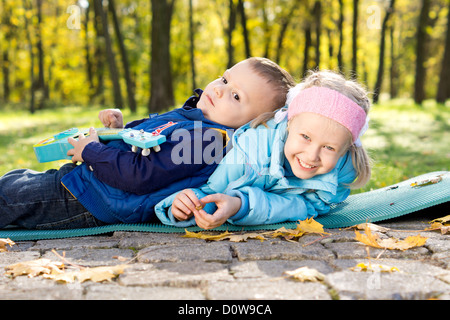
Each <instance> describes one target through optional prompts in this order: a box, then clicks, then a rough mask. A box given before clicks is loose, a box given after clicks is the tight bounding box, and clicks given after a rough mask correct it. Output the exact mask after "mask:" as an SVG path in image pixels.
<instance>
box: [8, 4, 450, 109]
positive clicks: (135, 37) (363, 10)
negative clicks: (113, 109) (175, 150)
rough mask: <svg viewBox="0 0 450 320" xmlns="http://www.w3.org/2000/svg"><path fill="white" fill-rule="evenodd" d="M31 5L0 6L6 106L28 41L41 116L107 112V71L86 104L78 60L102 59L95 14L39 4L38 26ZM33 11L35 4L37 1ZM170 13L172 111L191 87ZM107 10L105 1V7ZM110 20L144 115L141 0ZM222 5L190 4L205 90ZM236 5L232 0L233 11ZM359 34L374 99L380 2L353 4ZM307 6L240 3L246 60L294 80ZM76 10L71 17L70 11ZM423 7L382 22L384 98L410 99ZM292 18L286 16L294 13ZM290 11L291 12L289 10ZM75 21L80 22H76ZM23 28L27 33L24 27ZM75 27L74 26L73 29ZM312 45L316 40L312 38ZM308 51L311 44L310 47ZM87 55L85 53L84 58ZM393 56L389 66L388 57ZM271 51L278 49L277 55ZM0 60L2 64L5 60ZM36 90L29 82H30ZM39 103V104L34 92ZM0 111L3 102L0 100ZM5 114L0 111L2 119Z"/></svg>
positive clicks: (221, 33) (325, 26)
mask: <svg viewBox="0 0 450 320" xmlns="http://www.w3.org/2000/svg"><path fill="white" fill-rule="evenodd" d="M37 1H38V0H8V1H3V2H1V4H0V19H1V22H2V23H1V29H0V50H1V55H0V66H1V68H0V73H2V72H4V68H6V67H7V68H8V70H9V81H8V83H9V87H10V95H9V101H11V102H13V103H18V102H25V101H28V100H29V99H30V93H29V88H30V86H31V80H30V72H29V70H30V67H31V61H30V54H29V43H28V40H27V39H28V38H27V33H28V35H29V36H30V39H31V42H32V50H33V53H34V59H35V63H34V71H35V72H34V73H35V78H37V75H38V68H39V65H38V54H39V52H38V50H37V42H38V40H39V39H42V51H43V75H44V81H45V85H46V86H47V87H48V95H49V96H48V99H47V100H46V103H45V106H46V107H52V106H55V105H60V104H68V103H69V104H79V105H86V106H87V105H92V104H102V105H108V106H111V105H112V104H113V97H112V84H111V81H110V79H109V76H108V72H109V70H108V68H107V66H106V65H105V66H104V86H105V90H104V96H102V97H100V96H97V97H93V90H94V89H95V88H90V87H89V85H88V78H87V71H86V70H87V65H86V61H87V60H86V54H87V53H89V56H90V58H91V59H92V63H93V65H94V68H95V67H96V65H98V62H102V61H104V62H105V64H106V63H107V62H106V58H105V57H102V56H98V54H97V53H96V51H95V48H96V45H98V44H99V43H98V42H99V41H101V39H100V38H99V37H98V36H97V35H96V32H95V27H94V19H93V16H94V12H93V10H90V18H89V20H88V23H87V33H86V27H85V19H86V16H85V12H86V8H87V6H88V5H89V4H90V3H91V7H92V1H93V0H90V1H88V0H79V1H74V0H70V1H69V0H54V1H42V6H41V9H42V14H41V21H39V19H38V16H37V5H36V3H37ZM39 1H41V0H39ZM174 1H175V7H174V13H173V16H172V23H171V26H172V27H171V28H172V29H171V58H172V71H173V84H174V91H175V92H174V94H175V101H176V103H177V104H179V103H182V102H183V101H184V100H185V98H186V97H187V96H189V95H190V94H191V92H192V79H191V76H190V72H191V70H190V68H191V67H190V63H189V61H190V60H189V59H190V56H189V45H190V44H189V10H188V6H189V1H188V0H174ZM103 2H104V3H107V1H103ZM116 2H117V3H116V11H117V15H118V18H119V20H120V27H121V32H122V35H123V38H124V44H125V47H126V50H127V53H128V60H129V62H130V68H131V71H132V78H133V81H134V82H135V87H136V91H135V97H136V101H137V102H138V105H140V106H143V105H146V104H147V102H148V100H149V92H150V89H149V86H150V79H149V64H150V61H151V59H150V57H151V52H150V43H151V39H150V34H151V32H150V28H151V3H150V1H149V0H146V1H144V0H139V1H138V0H122V1H116ZM320 2H321V8H322V14H321V33H320V64H319V67H320V68H322V69H336V68H337V67H338V64H337V52H338V45H339V30H338V27H337V22H338V19H339V1H337V0H324V1H320ZM229 3H230V0H215V1H209V0H193V21H194V42H195V51H194V55H195V68H196V83H197V86H199V87H204V86H205V85H206V84H207V83H208V82H210V81H211V80H212V79H214V78H215V77H217V76H219V75H220V74H222V72H223V71H224V69H225V68H226V67H227V61H228V55H227V38H226V29H227V28H228V17H229ZM236 3H237V0H234V4H235V5H236ZM359 3H360V5H359V19H358V25H357V31H358V51H357V56H358V68H357V74H358V78H359V79H360V80H361V81H363V82H364V83H365V84H366V85H367V87H368V88H369V89H370V90H371V91H373V86H374V84H375V81H376V73H377V68H378V56H379V51H380V50H379V45H380V44H379V42H380V28H381V23H382V19H383V17H384V15H385V8H386V7H387V6H388V1H386V0H376V1H375V0H360V1H359ZM313 5H314V1H311V0H300V1H299V0H248V1H245V2H244V8H245V14H246V18H247V29H248V32H249V35H250V48H251V53H252V55H253V56H264V55H266V56H267V57H268V58H271V59H273V60H276V59H277V56H278V54H279V63H280V65H281V66H283V67H284V68H286V69H287V70H288V71H289V72H290V73H291V74H292V75H294V76H295V78H296V79H297V80H299V79H300V78H301V77H302V73H303V70H304V66H303V60H304V48H305V33H304V29H305V26H307V25H310V24H311V23H312V19H313V17H312V13H311V12H312V8H313ZM343 5H344V21H343V35H344V38H343V47H342V53H343V71H344V72H345V73H347V75H349V73H350V68H351V59H352V40H351V39H352V20H353V1H350V0H343ZM73 6H77V7H78V8H79V15H78V13H77V11H76V10H75V11H73V9H74V7H73ZM420 7H421V1H409V0H397V1H396V4H395V12H394V14H393V15H392V17H391V19H390V22H389V23H390V26H391V28H392V39H393V41H392V42H391V41H390V38H389V37H388V39H387V41H386V52H385V59H386V60H385V74H386V76H385V80H384V82H383V90H382V92H384V93H385V94H386V93H388V92H389V91H390V90H389V87H390V86H392V85H394V86H396V88H397V92H398V97H411V95H412V90H413V87H414V77H415V73H414V70H415V44H416V32H417V21H418V16H419V12H420ZM292 8H293V9H292ZM291 9H292V10H291ZM447 12H448V4H447V0H432V4H431V8H430V12H429V19H430V25H429V26H428V27H427V32H428V35H429V39H428V42H427V48H428V50H427V52H428V54H427V57H426V61H425V65H426V68H427V81H426V88H425V90H426V94H427V97H428V98H434V97H435V96H436V91H437V84H438V81H439V74H440V73H439V70H440V68H441V64H442V57H443V52H444V43H445V34H446V23H447V22H446V21H447ZM288 17H289V18H290V24H289V25H288V27H287V29H286V33H285V36H284V38H283V41H282V42H281V46H282V47H280V44H279V43H278V37H279V34H280V31H281V26H282V24H283V22H284V21H285V20H286V19H287V18H288ZM77 19H78V20H77ZM27 21H28V28H26V22H27ZM78 23H79V24H78ZM109 24H110V29H111V30H110V33H111V35H112V37H113V40H114V46H115V47H114V50H115V51H116V59H117V61H119V53H118V47H117V44H116V40H117V39H116V37H115V35H114V31H113V28H112V22H111V19H110V23H109ZM242 31H243V29H242V24H241V23H240V18H239V15H237V18H236V27H235V28H234V30H233V33H232V44H233V46H234V60H235V62H236V61H239V60H242V59H244V58H245V50H244V38H243V32H242ZM312 31H313V36H314V37H313V40H314V39H315V35H314V32H315V31H314V30H312ZM313 45H314V43H313ZM86 48H88V49H87V50H86ZM391 48H392V54H393V55H392V56H391ZM278 49H281V50H280V51H279V52H278ZM309 52H310V56H311V57H310V60H309V65H308V66H307V67H308V68H313V67H315V62H314V58H315V50H314V47H311V48H310V51H309ZM5 53H7V58H5V57H6V56H5ZM392 64H393V65H394V66H395V74H394V77H393V79H392V82H391V81H390V79H389V77H388V76H387V72H388V69H389V68H390V66H391V65H392ZM118 67H119V72H120V74H121V75H123V66H122V65H121V64H120V63H119V62H118ZM4 81H5V80H4V78H3V77H0V83H2V86H0V99H2V98H4V86H3V82H4ZM35 81H36V79H35ZM121 84H122V85H121V87H122V91H123V95H124V96H125V95H126V91H125V80H124V79H123V77H121ZM37 94H38V96H37V99H38V98H39V95H42V94H44V93H43V92H41V91H38V93H37ZM0 101H1V100H0ZM3 105H4V104H1V105H0V110H1V109H2V108H3Z"/></svg>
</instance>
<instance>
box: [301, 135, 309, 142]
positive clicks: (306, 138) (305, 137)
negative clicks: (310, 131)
mask: <svg viewBox="0 0 450 320" xmlns="http://www.w3.org/2000/svg"><path fill="white" fill-rule="evenodd" d="M301 136H302V137H303V139H305V140H308V141H309V140H311V138H310V137H308V136H307V135H306V134H301Z"/></svg>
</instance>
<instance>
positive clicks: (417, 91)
mask: <svg viewBox="0 0 450 320" xmlns="http://www.w3.org/2000/svg"><path fill="white" fill-rule="evenodd" d="M429 11H430V0H422V9H421V10H420V15H419V24H418V26H417V36H416V39H417V43H416V76H415V83H414V101H415V102H416V103H417V104H421V103H422V101H423V100H424V99H425V77H426V69H425V66H424V63H425V59H426V43H427V31H426V28H427V25H428V13H429Z"/></svg>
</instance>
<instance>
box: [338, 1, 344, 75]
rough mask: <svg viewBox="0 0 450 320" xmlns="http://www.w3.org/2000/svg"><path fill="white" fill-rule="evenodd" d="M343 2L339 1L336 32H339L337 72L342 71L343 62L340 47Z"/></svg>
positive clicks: (341, 44)
mask: <svg viewBox="0 0 450 320" xmlns="http://www.w3.org/2000/svg"><path fill="white" fill-rule="evenodd" d="M342 1H343V0H339V21H338V30H339V48H338V54H337V61H338V68H339V71H341V72H342V71H343V69H344V62H343V60H342V46H343V44H344V32H343V25H344V4H343V2H342Z"/></svg>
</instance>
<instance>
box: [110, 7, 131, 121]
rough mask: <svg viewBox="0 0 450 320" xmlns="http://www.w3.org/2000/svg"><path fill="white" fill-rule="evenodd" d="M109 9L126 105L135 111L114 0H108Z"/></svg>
mask: <svg viewBox="0 0 450 320" xmlns="http://www.w3.org/2000/svg"><path fill="white" fill-rule="evenodd" d="M108 3H109V11H110V12H111V15H112V18H113V24H114V31H115V33H116V37H117V44H118V45H119V50H120V56H121V58H122V59H121V60H122V65H123V71H124V73H125V83H126V85H127V96H128V107H129V108H130V110H131V112H133V113H135V112H136V100H135V98H134V82H133V81H132V80H131V74H130V65H129V62H128V55H127V50H126V49H125V44H124V43H123V37H122V32H121V31H120V26H119V19H118V18H117V14H116V8H115V7H116V6H115V4H114V0H108Z"/></svg>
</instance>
